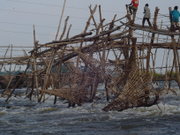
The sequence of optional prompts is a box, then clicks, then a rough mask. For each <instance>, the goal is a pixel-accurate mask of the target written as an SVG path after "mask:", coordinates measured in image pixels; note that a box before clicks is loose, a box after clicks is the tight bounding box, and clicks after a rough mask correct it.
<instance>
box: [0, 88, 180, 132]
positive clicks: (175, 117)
mask: <svg viewBox="0 0 180 135" xmlns="http://www.w3.org/2000/svg"><path fill="white" fill-rule="evenodd" d="M106 104H107V102H103V101H102V100H97V101H95V102H94V103H86V104H83V105H82V106H77V107H75V108H67V103H65V101H61V100H58V102H57V104H56V105H54V104H53V97H51V96H48V97H47V100H46V102H43V103H37V101H36V100H35V99H34V100H32V101H29V99H27V98H25V97H18V96H17V97H12V98H11V99H10V101H9V102H8V103H6V102H5V98H3V97H1V98H0V135H180V92H179V90H177V95H175V94H172V93H169V94H167V95H166V96H164V97H162V98H161V100H160V101H159V103H158V105H153V106H151V107H140V108H131V109H127V110H124V111H122V112H116V111H115V112H104V111H102V108H103V107H104V106H105V105H106Z"/></svg>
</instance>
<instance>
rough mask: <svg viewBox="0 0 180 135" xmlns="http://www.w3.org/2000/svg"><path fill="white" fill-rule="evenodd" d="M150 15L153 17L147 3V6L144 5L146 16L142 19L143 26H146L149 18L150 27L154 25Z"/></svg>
mask: <svg viewBox="0 0 180 135" xmlns="http://www.w3.org/2000/svg"><path fill="white" fill-rule="evenodd" d="M150 17H151V12H150V9H149V4H147V3H146V5H145V7H144V17H143V20H142V26H143V27H144V24H145V21H146V20H147V22H148V24H149V26H150V27H152V25H151V22H150V20H149V19H150Z"/></svg>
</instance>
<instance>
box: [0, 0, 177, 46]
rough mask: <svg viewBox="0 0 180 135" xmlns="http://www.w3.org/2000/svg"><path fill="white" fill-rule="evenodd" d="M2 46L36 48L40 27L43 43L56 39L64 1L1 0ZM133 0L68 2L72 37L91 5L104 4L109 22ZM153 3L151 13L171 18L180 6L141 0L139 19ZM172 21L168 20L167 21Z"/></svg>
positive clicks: (168, 0) (172, 0)
mask: <svg viewBox="0 0 180 135" xmlns="http://www.w3.org/2000/svg"><path fill="white" fill-rule="evenodd" d="M0 1H1V4H0V39H1V40H0V46H8V45H9V44H13V45H15V46H19V45H20V46H32V45H33V38H32V28H33V24H35V26H36V32H37V39H38V40H39V41H40V43H45V42H50V41H52V40H54V38H55V34H56V31H57V26H58V22H59V18H60V14H61V10H62V6H63V1H64V0H0ZM128 3H130V0H67V3H66V9H65V14H64V19H65V18H66V16H70V20H69V23H71V24H72V30H71V35H74V34H78V33H80V32H81V31H82V30H83V29H84V27H85V23H86V20H87V18H88V17H89V9H88V7H89V6H90V5H92V6H93V5H95V4H98V5H101V7H102V11H103V12H102V14H103V17H104V18H106V20H111V19H112V18H113V16H114V15H115V14H117V15H118V17H122V16H124V15H125V13H126V11H125V4H128ZM146 3H149V7H150V9H151V12H153V11H154V9H155V7H156V6H158V7H159V8H160V13H161V14H164V15H168V7H170V6H171V7H174V6H175V5H178V6H180V0H140V6H139V9H138V13H137V16H138V17H139V18H142V17H143V14H142V12H143V7H144V5H145V4H146ZM166 21H168V20H166Z"/></svg>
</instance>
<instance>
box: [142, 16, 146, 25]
mask: <svg viewBox="0 0 180 135" xmlns="http://www.w3.org/2000/svg"><path fill="white" fill-rule="evenodd" d="M145 20H146V18H144V17H143V20H142V26H143V27H144V23H145Z"/></svg>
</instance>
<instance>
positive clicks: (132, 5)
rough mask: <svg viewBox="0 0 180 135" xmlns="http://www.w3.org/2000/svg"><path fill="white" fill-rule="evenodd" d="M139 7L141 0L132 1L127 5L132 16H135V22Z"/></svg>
mask: <svg viewBox="0 0 180 135" xmlns="http://www.w3.org/2000/svg"><path fill="white" fill-rule="evenodd" d="M138 6H139V0H132V1H131V3H130V4H127V5H126V7H128V8H129V12H130V14H133V22H134V20H135V17H136V13H137V9H138Z"/></svg>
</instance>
